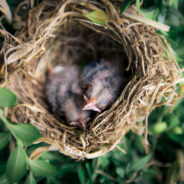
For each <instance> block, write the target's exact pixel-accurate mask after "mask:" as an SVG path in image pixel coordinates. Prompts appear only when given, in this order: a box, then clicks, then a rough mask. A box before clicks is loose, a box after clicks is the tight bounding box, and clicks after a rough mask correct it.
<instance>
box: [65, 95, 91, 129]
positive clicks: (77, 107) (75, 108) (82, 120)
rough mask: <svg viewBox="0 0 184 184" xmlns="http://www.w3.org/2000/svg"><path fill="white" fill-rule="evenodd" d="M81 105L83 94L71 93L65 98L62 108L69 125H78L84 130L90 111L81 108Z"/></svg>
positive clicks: (82, 103)
mask: <svg viewBox="0 0 184 184" xmlns="http://www.w3.org/2000/svg"><path fill="white" fill-rule="evenodd" d="M83 105H84V99H83V96H80V95H76V94H72V95H70V96H69V97H68V98H67V99H66V101H65V103H64V105H63V109H64V111H65V115H66V118H67V120H68V121H69V124H70V125H73V126H79V127H81V128H82V129H83V130H85V129H86V124H87V122H88V121H89V119H90V118H89V115H90V113H89V111H83V110H82V106H83Z"/></svg>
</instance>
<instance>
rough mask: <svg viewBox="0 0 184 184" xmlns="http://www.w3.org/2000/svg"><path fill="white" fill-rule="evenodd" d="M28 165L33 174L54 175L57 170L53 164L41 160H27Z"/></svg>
mask: <svg viewBox="0 0 184 184" xmlns="http://www.w3.org/2000/svg"><path fill="white" fill-rule="evenodd" d="M29 165H30V168H31V171H32V172H33V173H34V175H35V176H43V177H46V176H51V175H55V174H56V172H57V170H56V168H55V167H54V166H53V165H51V164H49V163H48V162H46V161H43V160H29Z"/></svg>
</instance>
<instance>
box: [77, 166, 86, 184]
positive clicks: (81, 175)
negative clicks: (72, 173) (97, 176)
mask: <svg viewBox="0 0 184 184" xmlns="http://www.w3.org/2000/svg"><path fill="white" fill-rule="evenodd" d="M77 173H78V177H79V181H80V183H81V184H85V172H84V170H83V169H82V167H78V169H77Z"/></svg>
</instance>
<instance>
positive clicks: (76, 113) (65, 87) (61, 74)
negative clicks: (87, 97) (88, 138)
mask: <svg viewBox="0 0 184 184" xmlns="http://www.w3.org/2000/svg"><path fill="white" fill-rule="evenodd" d="M79 79H80V73H79V68H78V67H77V66H74V65H73V66H67V67H61V66H56V67H55V68H54V69H53V68H51V69H49V71H48V73H47V81H46V85H45V93H46V98H47V100H48V103H49V104H50V106H51V110H52V112H53V113H55V114H57V115H58V116H60V117H62V116H65V117H66V119H67V121H68V122H69V124H70V125H74V126H79V127H81V128H82V129H86V123H87V121H88V120H89V113H88V112H87V111H86V112H84V111H82V110H81V108H82V106H83V105H84V99H83V96H82V94H83V93H82V90H81V87H80V85H79Z"/></svg>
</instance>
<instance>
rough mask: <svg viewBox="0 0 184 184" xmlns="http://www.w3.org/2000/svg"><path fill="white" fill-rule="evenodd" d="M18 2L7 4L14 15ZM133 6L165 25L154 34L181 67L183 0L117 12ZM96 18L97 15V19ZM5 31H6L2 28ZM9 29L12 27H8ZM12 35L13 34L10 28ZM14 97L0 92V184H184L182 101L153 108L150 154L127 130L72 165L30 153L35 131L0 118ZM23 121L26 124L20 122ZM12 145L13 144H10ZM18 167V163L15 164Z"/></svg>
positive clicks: (153, 1)
mask: <svg viewBox="0 0 184 184" xmlns="http://www.w3.org/2000/svg"><path fill="white" fill-rule="evenodd" d="M20 2H21V1H20V0H8V3H9V5H10V7H11V10H12V11H14V10H15V8H16V6H17V5H18V3H20ZM130 2H132V3H135V5H136V7H137V9H138V10H139V11H140V12H142V13H143V14H144V15H145V16H146V17H147V18H150V19H153V20H156V21H159V22H161V23H164V24H167V25H169V26H170V27H171V29H170V31H169V32H168V33H167V32H164V31H158V33H160V34H163V35H164V36H165V37H166V38H167V40H168V42H169V43H170V44H171V46H172V48H173V51H174V52H175V56H176V59H177V61H178V63H179V65H180V66H181V67H183V66H184V52H183V51H184V12H183V9H184V1H183V0H150V1H146V0H144V1H143V3H142V0H134V1H124V3H123V4H122V6H121V7H120V9H121V12H122V13H123V11H124V10H125V9H126V8H127V7H128V6H129V5H130ZM85 16H86V17H87V18H88V19H89V20H90V21H92V22H95V23H97V24H101V25H103V24H106V22H107V21H108V17H107V16H106V15H105V14H104V13H103V12H96V11H94V12H91V13H89V14H87V15H85ZM99 16H100V17H99ZM4 24H5V28H7V29H8V28H9V27H8V26H6V23H5V22H4ZM11 29H12V28H11ZM10 31H11V32H13V31H12V30H10ZM16 101H17V99H16V96H15V95H14V94H13V93H12V92H10V91H9V90H7V89H4V88H3V89H0V107H1V109H0V183H2V184H8V183H10V184H11V183H12V182H16V183H18V184H19V183H20V184H23V183H26V184H36V183H46V184H57V183H63V184H68V183H71V184H73V183H80V184H83V183H86V184H95V183H97V184H106V183H107V184H116V183H119V184H123V183H131V184H133V183H135V184H148V183H149V184H155V183H158V184H159V183H160V184H176V183H178V184H183V183H184V175H183V173H184V171H183V170H182V168H183V165H182V163H183V160H184V154H183V151H184V141H183V140H184V123H183V122H184V113H183V109H184V100H183V99H181V100H180V101H179V102H178V103H177V104H176V105H175V107H174V110H173V112H172V113H169V107H160V108H157V109H155V110H154V111H153V112H152V113H151V115H150V117H149V132H150V134H149V137H148V139H149V142H150V154H148V155H146V154H145V152H144V148H143V144H142V142H143V137H142V136H138V135H134V134H133V133H132V132H129V133H128V134H127V135H126V137H124V138H123V139H122V140H121V142H120V144H119V146H120V147H121V148H123V149H125V151H126V152H127V153H126V154H125V153H122V152H121V151H120V150H118V149H116V150H114V151H113V152H110V153H108V154H106V155H105V156H103V157H100V158H96V159H93V160H85V161H78V162H76V161H74V160H72V159H71V158H68V157H66V156H64V155H62V154H60V153H58V152H55V151H52V152H44V153H43V154H42V155H40V157H39V159H38V160H31V159H30V158H29V157H30V155H31V153H32V152H33V151H34V150H35V149H37V148H38V147H39V146H45V145H43V144H36V145H31V143H32V142H33V141H35V140H36V139H38V138H39V137H40V134H39V133H38V131H37V130H36V129H35V128H34V127H32V126H31V125H27V124H20V125H15V124H12V123H11V122H9V120H7V119H6V117H5V116H4V110H3V108H4V107H10V106H12V105H15V103H16ZM20 123H24V122H20ZM12 145H13V146H12ZM17 163H19V164H17Z"/></svg>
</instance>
